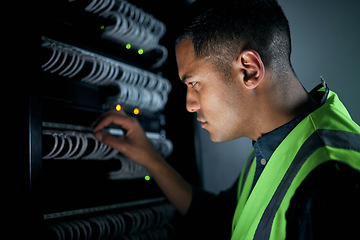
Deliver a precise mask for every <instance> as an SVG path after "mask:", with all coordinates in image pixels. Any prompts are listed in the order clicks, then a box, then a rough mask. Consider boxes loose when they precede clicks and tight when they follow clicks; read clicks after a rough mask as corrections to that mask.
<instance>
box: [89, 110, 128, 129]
mask: <svg viewBox="0 0 360 240" xmlns="http://www.w3.org/2000/svg"><path fill="white" fill-rule="evenodd" d="M110 124H115V125H119V126H121V127H122V128H124V129H125V130H127V129H129V124H130V118H129V117H128V115H127V114H126V113H125V112H124V111H120V112H116V111H108V112H106V113H104V114H103V115H101V116H100V117H99V118H98V119H96V120H95V122H94V123H93V124H92V126H93V127H94V130H93V132H98V131H101V130H102V129H103V128H104V127H106V126H108V125H110Z"/></svg>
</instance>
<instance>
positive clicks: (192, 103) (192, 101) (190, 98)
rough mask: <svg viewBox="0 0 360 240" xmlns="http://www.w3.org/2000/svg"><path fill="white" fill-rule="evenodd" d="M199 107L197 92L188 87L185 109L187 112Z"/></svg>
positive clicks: (195, 110) (194, 110)
mask: <svg viewBox="0 0 360 240" xmlns="http://www.w3.org/2000/svg"><path fill="white" fill-rule="evenodd" d="M199 109H200V103H199V98H198V94H197V93H196V92H195V91H194V90H192V89H188V90H187V92H186V110H188V112H197V111H198V110H199Z"/></svg>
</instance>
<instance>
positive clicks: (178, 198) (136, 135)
mask: <svg viewBox="0 0 360 240" xmlns="http://www.w3.org/2000/svg"><path fill="white" fill-rule="evenodd" d="M110 124H115V125H119V126H120V127H121V128H122V129H123V130H124V132H125V137H124V138H123V139H120V138H117V137H115V136H112V135H111V134H108V133H106V132H102V130H103V128H104V127H106V126H108V125H110ZM93 126H94V133H95V138H96V139H97V140H98V141H100V142H102V143H104V144H106V145H108V146H110V147H112V148H114V149H116V150H118V151H119V152H120V153H122V154H124V155H125V156H126V157H128V158H129V159H131V160H133V161H134V162H137V163H139V164H141V165H143V166H144V167H145V168H146V169H147V170H148V171H149V172H150V173H151V175H152V177H153V178H154V180H155V181H156V183H157V184H158V185H159V187H160V189H161V190H162V191H163V192H164V194H165V196H166V197H167V198H168V199H169V201H170V202H171V203H172V204H173V205H174V206H175V208H176V209H177V210H178V211H179V212H180V213H181V214H183V215H184V214H186V212H187V210H188V208H189V206H190V203H191V199H192V188H191V186H190V185H189V184H188V183H187V182H186V181H185V180H184V179H183V178H182V177H181V176H180V175H179V174H178V173H177V172H176V171H175V169H173V168H172V167H171V166H170V165H169V164H168V163H167V162H166V161H165V160H164V159H163V158H162V157H161V156H160V155H159V154H158V153H157V152H156V151H155V149H154V148H153V146H152V145H151V143H150V141H149V140H148V138H147V137H146V135H145V132H144V130H143V129H142V127H141V125H140V124H139V122H138V121H137V119H136V118H133V117H129V116H128V115H126V113H125V112H124V111H120V112H114V111H110V112H107V113H105V114H104V115H102V116H101V117H100V118H99V119H97V120H96V121H95V122H94V123H93Z"/></svg>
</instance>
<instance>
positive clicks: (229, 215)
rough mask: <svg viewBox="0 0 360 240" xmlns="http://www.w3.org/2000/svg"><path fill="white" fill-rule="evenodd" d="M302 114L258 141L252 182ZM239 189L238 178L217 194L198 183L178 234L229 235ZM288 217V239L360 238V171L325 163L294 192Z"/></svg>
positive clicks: (193, 236) (184, 236)
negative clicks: (225, 189) (198, 185)
mask: <svg viewBox="0 0 360 240" xmlns="http://www.w3.org/2000/svg"><path fill="white" fill-rule="evenodd" d="M302 119H303V117H299V118H297V119H295V120H293V121H291V122H289V123H287V124H285V125H283V126H281V127H279V128H277V129H275V130H273V131H271V132H270V133H268V134H265V135H263V136H262V137H261V138H259V139H258V140H257V141H256V142H253V146H254V151H255V156H256V170H255V176H254V181H253V186H254V185H255V183H256V181H257V180H258V179H259V176H260V175H261V173H262V171H263V169H264V168H265V166H266V164H267V162H268V161H269V159H270V157H271V155H272V154H273V152H274V151H275V149H276V148H277V147H278V146H279V144H280V143H281V142H282V141H283V140H284V139H285V137H286V136H287V135H288V134H289V133H290V132H291V131H292V130H293V129H294V128H295V127H296V126H297V124H298V123H299V122H300V121H301V120H302ZM237 189H238V179H237V180H236V181H235V183H234V184H233V186H232V187H231V188H230V189H228V190H227V191H224V192H221V193H220V194H218V195H214V194H212V193H209V192H206V191H203V190H202V189H200V188H196V187H193V199H192V202H191V205H190V208H189V210H188V212H187V214H186V216H185V218H184V219H183V225H182V226H183V228H182V229H181V230H180V232H181V233H182V234H181V236H180V237H179V238H182V239H230V237H231V225H232V219H233V214H234V212H235V208H236V206H237V199H236V195H237ZM286 220H287V226H286V238H287V239H304V240H305V239H306V240H308V239H360V231H359V230H358V228H359V226H360V173H359V171H356V170H354V169H352V168H350V167H349V166H348V165H346V164H343V163H337V162H332V161H330V162H326V163H324V164H322V165H320V166H319V167H318V168H316V169H315V170H314V171H312V172H311V173H310V174H309V176H307V178H306V179H305V180H304V181H303V183H302V184H301V185H300V186H299V188H298V189H297V191H296V192H295V194H294V196H293V198H292V199H291V202H290V206H289V208H288V211H287V212H286Z"/></svg>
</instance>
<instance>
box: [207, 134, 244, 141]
mask: <svg viewBox="0 0 360 240" xmlns="http://www.w3.org/2000/svg"><path fill="white" fill-rule="evenodd" d="M209 134H210V136H209V137H210V140H211V141H212V142H228V141H231V140H234V139H237V138H240V137H241V136H233V135H225V134H220V133H219V134H215V133H212V132H209Z"/></svg>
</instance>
